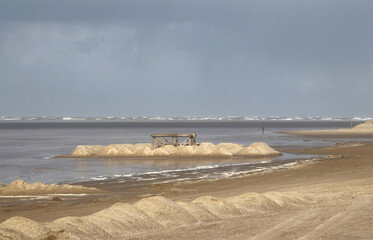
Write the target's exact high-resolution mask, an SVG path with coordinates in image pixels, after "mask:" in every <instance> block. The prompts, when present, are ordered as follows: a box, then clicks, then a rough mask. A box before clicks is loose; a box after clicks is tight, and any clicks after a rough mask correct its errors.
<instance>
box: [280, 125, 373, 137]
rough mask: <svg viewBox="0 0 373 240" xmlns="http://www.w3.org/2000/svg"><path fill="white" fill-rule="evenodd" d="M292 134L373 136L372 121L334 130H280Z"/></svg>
mask: <svg viewBox="0 0 373 240" xmlns="http://www.w3.org/2000/svg"><path fill="white" fill-rule="evenodd" d="M282 133H286V134H292V135H302V136H325V137H327V136H341V137H344V136H346V137H354V136H356V137H373V121H367V122H365V123H362V124H359V125H356V126H355V127H353V128H346V129H336V130H311V131H293V132H282Z"/></svg>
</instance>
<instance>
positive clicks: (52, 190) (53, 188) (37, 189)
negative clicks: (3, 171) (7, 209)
mask: <svg viewBox="0 0 373 240" xmlns="http://www.w3.org/2000/svg"><path fill="white" fill-rule="evenodd" d="M98 191H99V190H98V189H97V188H87V187H83V186H78V185H74V186H73V185H69V184H61V185H59V184H44V183H41V182H36V183H32V184H31V183H28V182H26V181H23V180H15V181H13V182H11V183H10V184H9V185H7V186H5V185H3V184H1V185H0V195H24V194H26V195H27V194H64V193H90V192H98Z"/></svg>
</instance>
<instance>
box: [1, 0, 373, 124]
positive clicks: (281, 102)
mask: <svg viewBox="0 0 373 240" xmlns="http://www.w3.org/2000/svg"><path fill="white" fill-rule="evenodd" d="M41 115H45V116H228V115H229V116H346V117H349V116H352V115H354V116H365V117H372V116H373V1H371V0H350V1H343V0H335V1H332V0H320V1H319V0H312V1H306V0H292V1H287V0H280V1H279V0H265V1H263V0H257V1H250V0H246V1H239V0H238V1H235V0H226V1H218V0H196V1H192V0H185V1H181V0H170V1H167V0H147V1H145V0H133V1H131V0H125V1H119V0H118V1H113V0H109V1H108V0H105V1H95V0H90V1H88V0H63V1H62V0H61V1H59V0H54V1H50V0H44V1H40V0H23V1H15V0H9V1H4V0H0V116H41Z"/></svg>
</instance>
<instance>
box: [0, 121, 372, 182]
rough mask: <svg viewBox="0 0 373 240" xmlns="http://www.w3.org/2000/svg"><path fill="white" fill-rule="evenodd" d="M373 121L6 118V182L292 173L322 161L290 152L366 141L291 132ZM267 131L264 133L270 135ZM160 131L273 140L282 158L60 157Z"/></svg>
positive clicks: (1, 163) (2, 127)
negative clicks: (293, 168)
mask: <svg viewBox="0 0 373 240" xmlns="http://www.w3.org/2000/svg"><path fill="white" fill-rule="evenodd" d="M367 120H371V118H321V117H312V118H300V117H296V118H290V117H268V118H260V117H208V118H205V117H180V118H160V117H151V118H147V117H137V118H136V117H90V118H83V117H0V182H2V183H3V184H9V183H10V182H12V181H14V180H16V179H22V180H25V181H28V182H31V183H34V182H44V183H79V182H87V181H111V182H118V183H124V184H125V183H128V184H129V183H134V182H144V183H146V182H148V183H164V182H178V181H186V180H197V179H212V178H226V177H231V176H239V175H243V174H253V173H258V172H263V171H270V170H274V169H281V168H288V167H291V166H294V165H295V164H299V163H301V162H304V161H313V160H318V159H321V158H323V156H313V155H307V154H300V153H292V152H289V150H293V149H301V148H302V149H305V148H312V147H322V146H330V145H334V144H336V143H343V142H348V141H365V140H367V139H349V138H343V139H342V138H339V139H333V138H306V137H302V136H292V135H287V134H281V133H280V132H284V131H297V130H314V129H338V128H350V127H351V126H355V125H357V124H360V123H362V122H364V121H367ZM263 129H264V131H263ZM154 133H196V134H197V142H212V143H214V144H218V143H222V142H230V143H239V144H243V145H245V146H248V145H250V144H251V143H254V142H266V143H267V144H268V145H270V146H271V147H273V148H275V149H276V150H279V151H282V152H283V153H284V154H283V155H282V156H279V157H275V158H267V159H263V158H257V159H242V158H225V159H224V158H199V159H195V158H191V159H176V158H175V159H172V158H167V159H162V158H152V159H119V158H118V159H116V158H104V159H99V158H95V159H89V158H53V157H54V156H60V155H66V154H69V153H71V152H72V151H73V150H74V148H75V147H76V146H78V145H109V144H120V143H132V144H135V143H144V142H150V140H151V139H150V135H151V134H154Z"/></svg>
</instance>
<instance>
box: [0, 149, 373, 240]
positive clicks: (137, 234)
mask: <svg viewBox="0 0 373 240" xmlns="http://www.w3.org/2000/svg"><path fill="white" fill-rule="evenodd" d="M310 153H312V154H327V155H334V156H339V157H338V158H331V159H329V160H323V161H320V162H318V163H313V164H306V165H302V166H297V167H295V168H293V169H288V170H278V171H273V172H270V173H261V174H256V175H251V176H245V177H236V178H229V179H220V180H214V181H199V182H189V183H177V184H176V183H174V184H163V185H154V186H150V187H146V188H136V189H128V188H126V187H125V186H122V185H120V184H102V185H101V184H98V183H86V184H85V185H86V186H87V187H92V186H95V187H99V188H101V189H104V190H105V191H106V194H101V195H92V196H90V197H86V198H81V199H68V198H67V199H63V200H64V201H59V202H53V201H44V202H43V201H42V202H33V203H29V204H27V203H19V204H18V205H13V206H3V207H2V208H1V210H2V212H1V214H0V221H2V223H1V224H0V238H1V239H7V238H10V239H12V238H11V237H10V236H13V237H14V239H27V238H28V237H30V238H34V239H79V238H80V239H227V238H229V239H373V174H372V173H373V143H353V144H347V145H340V146H337V147H332V148H324V149H318V150H312V151H311V152H310ZM148 196H153V197H148ZM116 202H122V203H117V204H115V205H112V204H113V203H116ZM98 211H100V212H98ZM14 216H23V217H25V218H27V219H24V218H17V217H14ZM65 216H77V217H67V218H66V217H65ZM62 217H64V218H62ZM30 219H32V220H30ZM7 236H9V237H7ZM75 237H77V238H75ZM30 238H29V239H30Z"/></svg>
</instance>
